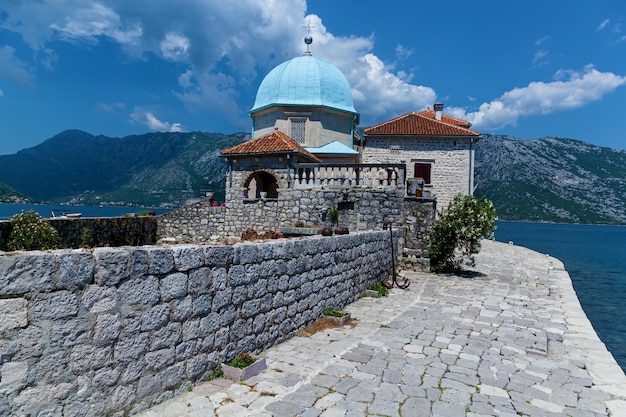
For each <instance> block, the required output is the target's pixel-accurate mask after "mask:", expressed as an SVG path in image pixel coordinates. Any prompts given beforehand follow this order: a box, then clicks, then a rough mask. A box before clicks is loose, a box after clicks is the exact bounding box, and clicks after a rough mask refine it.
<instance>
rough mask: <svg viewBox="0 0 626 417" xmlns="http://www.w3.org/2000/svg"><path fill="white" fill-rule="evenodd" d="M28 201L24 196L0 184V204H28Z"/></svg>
mask: <svg viewBox="0 0 626 417" xmlns="http://www.w3.org/2000/svg"><path fill="white" fill-rule="evenodd" d="M29 202H30V200H29V198H28V197H26V196H25V195H24V194H22V193H19V192H17V191H15V190H14V189H13V188H11V187H9V186H8V185H6V184H3V183H1V182H0V203H29Z"/></svg>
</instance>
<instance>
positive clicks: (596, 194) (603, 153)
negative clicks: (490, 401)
mask: <svg viewBox="0 0 626 417" xmlns="http://www.w3.org/2000/svg"><path fill="white" fill-rule="evenodd" d="M248 138H249V135H247V134H245V133H237V134H232V135H224V134H219V133H200V132H192V133H149V134H145V135H139V136H127V137H124V138H109V137H105V136H93V135H90V134H88V133H85V132H81V131H77V130H68V131H65V132H62V133H60V134H59V135H57V136H54V137H53V138H51V139H48V140H47V141H45V142H43V143H42V144H40V145H38V146H35V147H33V148H29V149H25V150H23V151H20V152H18V153H17V154H14V155H4V156H0V201H5V202H13V201H15V200H7V199H6V198H8V197H5V196H17V198H22V197H23V196H28V197H30V198H32V199H34V200H41V201H49V202H54V203H70V204H86V205H96V204H111V205H129V204H134V205H142V206H147V207H157V206H161V207H178V206H180V205H182V204H184V203H185V202H186V201H188V200H190V199H195V198H199V197H202V196H204V195H205V192H206V191H209V190H210V191H213V192H215V195H216V199H217V200H223V198H224V184H225V178H226V164H225V162H224V161H223V160H222V159H221V158H219V157H218V155H219V153H220V151H221V150H222V149H225V148H228V147H230V146H233V145H236V144H238V143H241V142H243V141H244V140H247V139H248ZM475 169H476V171H475V173H476V195H478V196H483V195H484V196H486V197H487V198H489V199H490V200H492V201H493V202H494V204H495V206H496V209H497V211H498V216H499V217H500V218H501V219H505V220H530V221H552V222H564V223H604V224H626V152H625V151H619V150H614V149H609V148H601V147H598V146H594V145H591V144H588V143H584V142H580V141H577V140H572V139H564V138H554V137H546V138H543V139H537V140H525V139H518V138H514V137H511V136H496V135H488V134H485V135H483V139H481V140H480V141H479V142H478V144H477V145H476V164H475ZM2 183H4V184H2ZM16 190H17V191H16ZM3 197H5V198H4V199H3ZM14 198H15V197H14Z"/></svg>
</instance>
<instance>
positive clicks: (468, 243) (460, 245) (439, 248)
mask: <svg viewBox="0 0 626 417" xmlns="http://www.w3.org/2000/svg"><path fill="white" fill-rule="evenodd" d="M496 219H497V217H496V209H495V208H494V206H493V203H492V202H491V201H489V200H487V199H486V198H485V197H482V198H480V199H478V198H476V197H474V196H469V195H463V194H457V195H456V196H455V197H454V199H453V200H452V201H451V202H450V204H449V205H448V208H447V209H445V210H444V211H443V213H442V214H441V216H440V217H439V219H437V220H435V222H434V223H433V230H432V232H431V233H430V235H429V238H430V247H429V248H428V249H427V250H426V256H427V257H429V258H430V269H431V271H433V272H453V273H458V272H461V271H462V265H464V264H465V265H468V266H474V265H475V260H474V256H473V255H474V254H476V253H478V252H479V251H480V243H481V240H482V238H483V237H489V236H491V235H492V234H493V231H494V230H495V228H496V226H495V221H496Z"/></svg>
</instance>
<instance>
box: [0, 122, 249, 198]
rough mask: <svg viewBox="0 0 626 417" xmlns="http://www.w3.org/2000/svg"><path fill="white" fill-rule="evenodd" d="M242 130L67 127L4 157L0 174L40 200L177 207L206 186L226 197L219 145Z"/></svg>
mask: <svg viewBox="0 0 626 417" xmlns="http://www.w3.org/2000/svg"><path fill="white" fill-rule="evenodd" d="M246 139H247V135H246V134H244V133H237V134H233V135H223V134H219V133H200V132H193V133H148V134H145V135H139V136H127V137H124V138H109V137H106V136H93V135H90V134H88V133H85V132H82V131H78V130H68V131H65V132H62V133H60V134H58V135H56V136H54V137H53V138H51V139H48V140H47V141H45V142H43V143H41V144H40V145H37V146H35V147H33V148H29V149H24V150H22V151H20V152H18V153H16V154H14V155H4V156H0V181H2V182H4V183H6V184H7V185H8V186H9V187H12V188H14V189H16V190H19V191H20V192H21V193H23V194H25V195H27V196H29V197H31V198H34V199H37V200H42V201H50V202H67V203H70V204H87V205H91V204H110V205H127V204H136V205H144V206H151V207H153V206H164V207H175V206H179V205H181V204H183V203H184V202H185V201H186V200H188V199H193V198H198V197H202V196H203V195H204V194H205V192H206V191H209V190H211V191H214V192H216V198H217V199H223V198H224V197H223V193H224V178H225V176H226V164H225V162H224V161H223V160H222V159H221V158H218V155H219V152H220V150H222V149H224V148H227V147H230V146H233V145H235V144H238V143H241V142H242V141H244V140H246Z"/></svg>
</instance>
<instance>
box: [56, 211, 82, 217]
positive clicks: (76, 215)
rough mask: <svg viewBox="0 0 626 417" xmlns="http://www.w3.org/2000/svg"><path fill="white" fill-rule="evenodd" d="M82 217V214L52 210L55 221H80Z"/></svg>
mask: <svg viewBox="0 0 626 417" xmlns="http://www.w3.org/2000/svg"><path fill="white" fill-rule="evenodd" d="M81 215H82V213H70V211H69V210H63V209H57V210H52V218H53V219H78V218H79V217H80V216H81Z"/></svg>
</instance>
